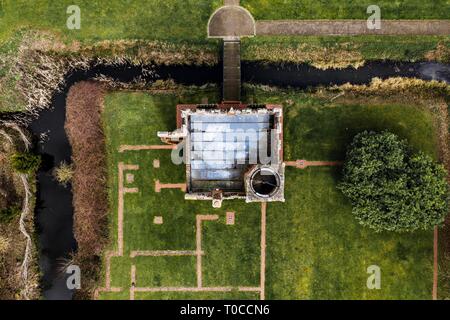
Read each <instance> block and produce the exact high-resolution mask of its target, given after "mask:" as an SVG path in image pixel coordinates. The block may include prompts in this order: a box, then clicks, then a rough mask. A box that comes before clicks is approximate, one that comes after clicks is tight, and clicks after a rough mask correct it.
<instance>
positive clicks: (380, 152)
mask: <svg viewBox="0 0 450 320" xmlns="http://www.w3.org/2000/svg"><path fill="white" fill-rule="evenodd" d="M446 175H447V173H446V171H445V169H444V167H443V166H442V165H440V164H437V163H435V162H434V161H433V160H432V159H431V158H430V157H429V156H427V155H425V154H424V153H422V152H419V153H416V154H413V153H412V151H411V149H410V148H409V146H408V145H407V143H406V141H403V140H400V139H399V138H398V137H397V136H396V135H394V134H392V133H389V132H383V133H374V132H367V131H366V132H363V133H360V134H358V135H357V136H356V137H355V138H354V140H353V142H352V144H351V146H350V148H349V151H348V153H347V159H346V162H345V166H344V177H343V181H342V182H341V183H340V184H339V189H340V190H341V191H342V192H343V193H344V195H346V196H347V197H348V198H349V199H350V201H351V202H352V205H353V214H354V215H355V217H356V219H357V220H358V221H359V222H360V224H362V225H363V226H368V227H370V228H372V229H374V230H376V231H377V232H380V231H383V230H387V231H397V232H403V231H414V230H417V229H423V230H427V229H430V228H432V227H434V226H435V225H439V224H442V223H443V222H444V219H445V216H446V214H447V212H448V184H447V181H446Z"/></svg>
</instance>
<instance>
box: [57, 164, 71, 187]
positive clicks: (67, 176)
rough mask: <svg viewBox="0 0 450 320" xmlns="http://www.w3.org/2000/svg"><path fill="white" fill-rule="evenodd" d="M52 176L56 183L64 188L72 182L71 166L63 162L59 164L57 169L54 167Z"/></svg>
mask: <svg viewBox="0 0 450 320" xmlns="http://www.w3.org/2000/svg"><path fill="white" fill-rule="evenodd" d="M53 176H54V177H55V179H56V181H58V183H60V184H62V185H63V186H66V185H67V184H68V183H70V182H71V181H72V177H73V166H72V165H71V164H67V163H66V162H64V161H63V162H61V164H60V165H59V167H56V168H55V169H54V170H53Z"/></svg>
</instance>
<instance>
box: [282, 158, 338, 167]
mask: <svg viewBox="0 0 450 320" xmlns="http://www.w3.org/2000/svg"><path fill="white" fill-rule="evenodd" d="M284 164H285V165H286V166H287V167H296V168H298V169H306V168H307V167H322V166H324V167H333V166H341V165H342V164H343V162H342V161H308V160H295V161H285V162H284Z"/></svg>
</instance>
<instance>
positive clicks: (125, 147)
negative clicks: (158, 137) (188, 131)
mask: <svg viewBox="0 0 450 320" xmlns="http://www.w3.org/2000/svg"><path fill="white" fill-rule="evenodd" d="M176 147H177V146H176V145H169V144H156V145H121V146H120V147H119V152H120V153H122V152H125V151H141V150H174V149H176Z"/></svg>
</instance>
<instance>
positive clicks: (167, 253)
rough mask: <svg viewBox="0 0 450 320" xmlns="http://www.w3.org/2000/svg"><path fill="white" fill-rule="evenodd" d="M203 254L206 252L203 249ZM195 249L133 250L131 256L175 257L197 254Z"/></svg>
mask: <svg viewBox="0 0 450 320" xmlns="http://www.w3.org/2000/svg"><path fill="white" fill-rule="evenodd" d="M201 254H204V252H203V251H202V252H201ZM196 255H197V251H194V250H149V251H131V253H130V258H135V257H175V256H196Z"/></svg>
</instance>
